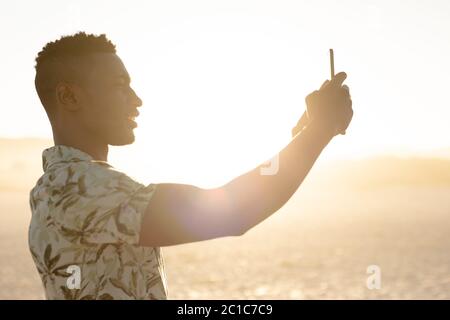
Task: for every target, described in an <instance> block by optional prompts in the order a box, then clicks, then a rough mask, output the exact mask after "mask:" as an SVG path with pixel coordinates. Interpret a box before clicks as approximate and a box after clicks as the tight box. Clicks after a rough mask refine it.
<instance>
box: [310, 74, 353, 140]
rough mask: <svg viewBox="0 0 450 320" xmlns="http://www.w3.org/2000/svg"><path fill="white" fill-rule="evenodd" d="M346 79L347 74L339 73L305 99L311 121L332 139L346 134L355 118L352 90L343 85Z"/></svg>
mask: <svg viewBox="0 0 450 320" xmlns="http://www.w3.org/2000/svg"><path fill="white" fill-rule="evenodd" d="M346 78H347V75H346V74H345V72H340V73H338V74H337V75H336V76H335V77H334V78H333V79H331V80H330V81H328V80H327V81H325V82H324V83H323V84H322V86H321V87H320V89H319V90H316V91H314V92H312V93H311V94H309V95H308V96H307V97H306V99H305V100H306V110H307V114H308V119H309V121H313V122H315V123H316V124H317V125H318V126H320V127H321V128H322V129H323V130H324V132H327V133H329V134H330V135H331V137H334V136H335V135H338V134H345V130H346V129H347V127H348V126H349V124H350V121H351V120H352V117H353V109H352V100H351V97H350V90H349V88H348V87H347V86H345V85H344V86H343V85H342V83H343V82H344V81H345V79H346Z"/></svg>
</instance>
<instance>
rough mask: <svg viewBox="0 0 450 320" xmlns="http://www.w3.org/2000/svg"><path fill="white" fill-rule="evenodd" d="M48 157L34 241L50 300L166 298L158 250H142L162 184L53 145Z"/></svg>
mask: <svg viewBox="0 0 450 320" xmlns="http://www.w3.org/2000/svg"><path fill="white" fill-rule="evenodd" d="M42 158H43V168H44V174H43V175H42V177H41V178H40V179H39V180H38V181H37V184H36V186H35V187H34V188H33V189H32V190H31V192H30V206H31V211H32V217H31V222H30V226H29V233H28V241H29V248H30V251H31V255H32V257H33V260H34V262H35V264H36V267H37V270H38V272H39V275H40V277H41V280H42V283H43V286H44V288H45V295H46V298H47V299H167V286H166V280H165V273H164V262H163V258H162V254H161V252H160V248H158V247H155V248H153V247H142V246H139V245H138V242H139V233H140V228H141V221H142V219H143V216H144V212H145V209H146V207H147V205H148V203H149V201H150V199H151V197H152V195H153V194H154V192H155V189H156V185H155V184H150V185H148V186H144V185H142V184H140V183H137V182H136V181H134V180H133V179H131V178H130V177H128V176H127V175H125V174H124V173H121V172H119V171H117V170H115V169H114V168H113V167H111V166H110V165H109V164H107V163H106V162H103V161H95V160H93V159H92V157H91V156H89V155H88V154H86V153H84V152H82V151H80V150H78V149H75V148H72V147H67V146H63V145H57V146H54V147H51V148H49V149H46V150H44V152H43V154H42ZM75 271H76V272H75ZM76 277H77V278H76Z"/></svg>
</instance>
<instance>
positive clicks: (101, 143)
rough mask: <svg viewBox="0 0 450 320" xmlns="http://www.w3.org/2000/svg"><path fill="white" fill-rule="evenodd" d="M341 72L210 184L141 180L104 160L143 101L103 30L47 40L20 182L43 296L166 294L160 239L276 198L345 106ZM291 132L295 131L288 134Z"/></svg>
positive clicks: (293, 186)
mask: <svg viewBox="0 0 450 320" xmlns="http://www.w3.org/2000/svg"><path fill="white" fill-rule="evenodd" d="M345 78H346V75H345V73H340V74H337V75H336V76H335V77H334V78H333V79H331V80H330V81H325V83H324V84H323V85H322V87H321V88H320V89H319V90H318V91H315V92H313V93H312V94H310V95H309V96H308V97H307V98H306V104H307V117H302V119H308V121H307V122H305V121H304V120H302V121H300V122H301V123H299V124H298V125H297V127H296V128H295V129H294V133H296V134H295V136H294V138H293V139H292V141H291V142H290V143H289V144H288V145H287V146H286V147H285V148H284V149H283V150H281V151H280V152H279V154H278V172H276V174H261V170H260V169H261V168H262V164H261V166H257V167H256V168H255V169H253V170H251V171H249V172H247V173H245V174H243V175H241V176H239V177H237V178H235V179H234V180H232V181H230V182H229V183H227V184H225V185H223V186H221V187H219V188H214V189H202V188H198V187H196V186H192V185H185V184H174V183H161V184H149V185H146V186H145V185H142V184H140V183H138V182H136V181H134V180H132V179H131V178H130V177H128V176H127V175H125V174H124V173H121V172H119V171H117V170H115V169H114V168H113V167H112V166H111V165H109V164H108V162H107V156H108V146H109V145H116V146H119V145H127V144H131V143H133V141H134V134H133V129H134V128H135V127H136V126H137V124H136V122H135V118H136V117H137V116H138V115H139V112H138V108H139V107H141V105H142V101H141V100H140V98H139V97H138V96H137V95H136V93H135V92H134V91H133V89H132V88H131V87H130V77H129V75H128V73H127V70H126V68H125V66H124V64H123V63H122V61H121V60H120V58H119V57H118V56H117V55H116V51H115V46H114V45H113V44H112V43H111V42H110V41H109V40H108V39H107V38H106V36H105V35H101V36H94V35H87V34H85V33H82V32H81V33H78V34H75V35H72V36H66V37H62V38H61V39H59V40H57V41H55V42H51V43H48V44H47V45H46V46H45V47H44V48H43V50H42V51H41V52H40V53H39V54H38V57H37V58H36V79H35V86H36V90H37V93H38V95H39V98H40V100H41V102H42V105H43V106H44V108H45V111H46V113H47V115H48V118H49V120H50V124H51V126H52V130H53V139H54V144H55V146H54V147H51V148H49V149H46V150H44V152H43V168H44V174H43V175H42V177H41V178H40V179H39V180H38V182H37V184H36V186H35V187H34V188H33V189H32V191H31V193H30V206H31V210H32V219H31V223H30V228H29V246H30V251H31V254H32V256H33V260H34V262H35V264H36V267H37V269H38V272H39V274H40V276H41V279H42V282H43V285H44V288H45V293H46V297H47V298H48V299H166V298H167V286H166V281H165V275H164V263H163V259H162V256H161V252H160V247H163V246H171V245H177V244H182V243H189V242H195V241H202V240H208V239H214V238H218V237H226V236H240V235H243V234H244V233H245V232H246V231H247V230H249V229H251V228H252V227H254V226H255V225H257V224H258V223H260V222H261V221H263V220H264V219H266V218H267V217H269V216H270V215H271V214H273V213H275V212H276V211H277V210H278V209H280V208H281V207H282V206H283V205H284V204H285V203H286V202H287V201H288V200H289V198H290V197H291V196H292V195H293V194H294V192H295V191H296V190H297V188H298V187H299V185H300V184H301V183H302V181H303V180H304V178H305V177H306V175H307V174H308V172H309V170H310V169H311V167H312V165H313V164H314V162H315V161H316V159H317V157H318V156H319V154H320V153H321V151H322V150H323V149H324V147H325V146H326V145H327V144H328V143H329V142H330V141H331V139H332V138H333V137H334V136H336V135H337V134H339V133H340V132H344V131H345V129H347V127H348V125H349V123H350V121H351V118H352V115H353V111H352V107H351V99H350V94H349V90H348V87H346V86H342V83H343V81H344V80H345ZM297 131H299V132H298V133H297Z"/></svg>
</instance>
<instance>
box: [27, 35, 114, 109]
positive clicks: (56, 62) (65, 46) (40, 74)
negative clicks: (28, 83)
mask: <svg viewBox="0 0 450 320" xmlns="http://www.w3.org/2000/svg"><path fill="white" fill-rule="evenodd" d="M93 53H116V47H115V45H114V44H113V43H112V42H111V41H110V40H109V39H108V38H107V37H106V35H105V34H101V35H98V36H97V35H93V34H86V33H85V32H78V33H76V34H73V35H68V36H62V37H61V38H60V39H58V40H56V41H53V42H49V43H47V44H46V45H45V46H44V47H43V48H42V50H41V51H40V52H39V53H38V55H37V57H36V66H35V68H36V77H35V87H36V91H37V93H38V96H39V98H40V100H41V102H42V105H43V106H44V108H45V110H46V111H47V114H48V115H49V116H50V114H49V111H50V110H49V109H50V105H51V103H52V101H51V96H52V92H53V90H54V89H55V87H56V84H57V82H58V81H60V80H61V79H62V78H64V76H67V75H68V73H70V72H73V71H74V70H73V69H72V68H70V67H69V64H70V63H71V62H73V61H79V60H80V59H79V58H82V57H87V56H89V55H90V54H93Z"/></svg>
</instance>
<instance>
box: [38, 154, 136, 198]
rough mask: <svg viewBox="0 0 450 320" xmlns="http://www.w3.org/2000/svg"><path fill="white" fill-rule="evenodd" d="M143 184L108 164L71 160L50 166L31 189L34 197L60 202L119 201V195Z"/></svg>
mask: <svg viewBox="0 0 450 320" xmlns="http://www.w3.org/2000/svg"><path fill="white" fill-rule="evenodd" d="M142 187H144V185H143V184H141V183H139V182H137V181H136V180H134V179H133V178H131V177H129V176H128V175H127V174H125V173H123V172H122V171H119V170H117V169H115V168H113V167H111V166H110V165H108V164H107V163H101V162H95V161H93V162H87V161H85V162H70V163H65V164H58V165H55V166H54V167H51V168H49V169H48V170H47V171H46V172H45V173H44V174H43V175H42V176H41V177H40V178H39V180H38V181H37V183H36V185H35V186H34V187H33V188H32V189H31V191H30V202H31V205H33V200H38V201H39V200H40V201H50V202H51V203H57V204H60V202H61V200H62V202H64V199H68V198H72V199H74V200H73V201H75V197H77V198H95V197H97V198H99V199H100V198H110V199H111V201H112V202H114V201H115V200H120V198H121V196H120V195H126V194H131V193H134V192H135V191H137V190H138V189H141V188H142Z"/></svg>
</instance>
